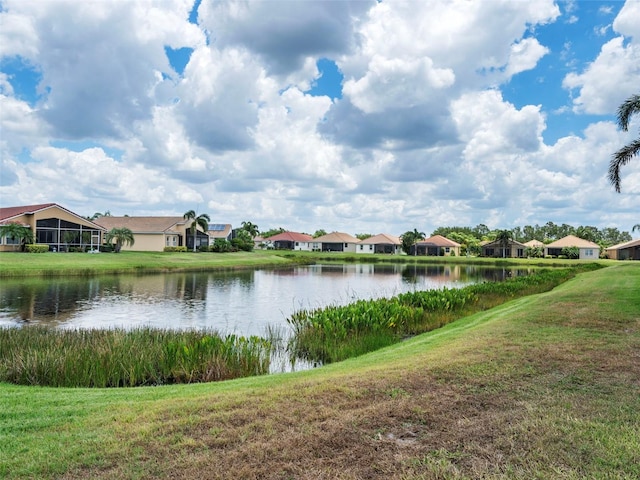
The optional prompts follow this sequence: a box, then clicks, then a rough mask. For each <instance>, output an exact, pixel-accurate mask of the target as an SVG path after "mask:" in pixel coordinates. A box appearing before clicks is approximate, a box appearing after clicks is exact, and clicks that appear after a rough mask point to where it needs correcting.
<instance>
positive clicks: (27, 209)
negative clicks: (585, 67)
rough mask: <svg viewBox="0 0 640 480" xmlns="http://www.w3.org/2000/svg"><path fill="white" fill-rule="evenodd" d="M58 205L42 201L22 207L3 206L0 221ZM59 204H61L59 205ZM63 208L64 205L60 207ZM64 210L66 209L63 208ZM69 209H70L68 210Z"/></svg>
mask: <svg viewBox="0 0 640 480" xmlns="http://www.w3.org/2000/svg"><path fill="white" fill-rule="evenodd" d="M53 206H56V204H55V203H41V204H38V205H24V206H20V207H2V208H0V223H1V222H4V221H7V220H10V219H12V218H14V217H19V216H20V215H24V214H25V213H35V212H38V211H40V210H44V209H45V208H50V207H53ZM58 206H59V205H58ZM60 208H62V207H60ZM63 210H66V209H64V208H63ZM67 211H68V210H67Z"/></svg>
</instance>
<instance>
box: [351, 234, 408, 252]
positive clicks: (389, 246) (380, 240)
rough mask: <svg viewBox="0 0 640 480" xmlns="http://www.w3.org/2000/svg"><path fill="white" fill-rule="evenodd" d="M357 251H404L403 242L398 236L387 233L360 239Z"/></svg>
mask: <svg viewBox="0 0 640 480" xmlns="http://www.w3.org/2000/svg"><path fill="white" fill-rule="evenodd" d="M356 253H387V254H391V255H399V254H400V253H402V242H401V241H400V239H399V238H398V237H394V236H393V235H389V234H386V233H379V234H378V235H374V236H373V237H369V238H365V239H364V240H360V241H359V242H358V245H357V247H356Z"/></svg>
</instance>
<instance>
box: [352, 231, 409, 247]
mask: <svg viewBox="0 0 640 480" xmlns="http://www.w3.org/2000/svg"><path fill="white" fill-rule="evenodd" d="M360 244H362V245H383V244H386V245H389V244H391V245H402V242H401V241H400V239H399V238H398V237H396V236H394V235H389V234H387V233H379V234H378V235H374V236H373V237H369V238H365V239H364V240H360Z"/></svg>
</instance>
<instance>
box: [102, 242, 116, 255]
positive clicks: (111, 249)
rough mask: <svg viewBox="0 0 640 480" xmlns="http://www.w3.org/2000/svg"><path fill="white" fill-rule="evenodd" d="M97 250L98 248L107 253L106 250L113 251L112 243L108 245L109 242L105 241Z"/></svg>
mask: <svg viewBox="0 0 640 480" xmlns="http://www.w3.org/2000/svg"><path fill="white" fill-rule="evenodd" d="M99 250H100V251H101V252H107V253H108V252H113V251H114V249H113V245H110V244H108V243H106V244H104V245H100V248H99Z"/></svg>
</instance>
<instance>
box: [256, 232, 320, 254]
mask: <svg viewBox="0 0 640 480" xmlns="http://www.w3.org/2000/svg"><path fill="white" fill-rule="evenodd" d="M314 241H315V240H314V239H313V237H312V236H311V235H307V234H306V233H298V232H282V233H278V234H276V235H272V236H270V237H267V238H265V239H264V243H266V244H267V245H268V246H270V247H272V248H275V249H276V250H305V251H310V250H311V243H312V242H314Z"/></svg>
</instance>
